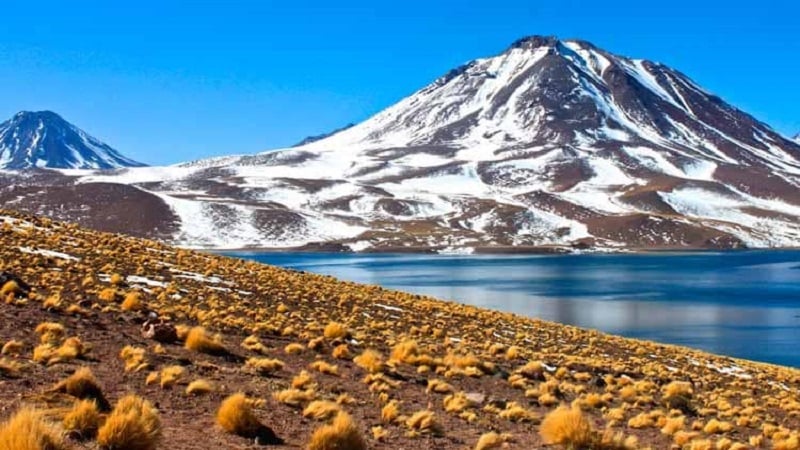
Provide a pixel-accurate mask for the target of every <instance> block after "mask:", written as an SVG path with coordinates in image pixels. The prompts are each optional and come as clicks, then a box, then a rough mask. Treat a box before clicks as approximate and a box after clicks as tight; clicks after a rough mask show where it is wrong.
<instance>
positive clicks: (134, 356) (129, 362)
mask: <svg viewBox="0 0 800 450" xmlns="http://www.w3.org/2000/svg"><path fill="white" fill-rule="evenodd" d="M119 357H120V358H122V360H123V361H124V362H125V371H126V372H139V371H141V370H145V369H148V368H150V364H148V363H147V361H146V360H145V349H143V348H139V347H134V346H131V345H126V346H125V347H123V348H122V350H121V351H120V352H119Z"/></svg>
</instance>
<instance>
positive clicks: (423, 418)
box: [406, 410, 443, 435]
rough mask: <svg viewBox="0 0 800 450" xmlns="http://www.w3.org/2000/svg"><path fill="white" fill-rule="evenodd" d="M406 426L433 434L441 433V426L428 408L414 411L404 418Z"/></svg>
mask: <svg viewBox="0 0 800 450" xmlns="http://www.w3.org/2000/svg"><path fill="white" fill-rule="evenodd" d="M406 426H407V427H408V428H409V429H411V430H413V431H417V432H420V433H429V434H433V435H441V434H443V429H442V426H441V425H440V424H439V422H438V420H437V419H436V414H434V413H433V411H430V410H422V411H417V412H415V413H414V414H412V415H411V417H409V418H408V419H407V420H406Z"/></svg>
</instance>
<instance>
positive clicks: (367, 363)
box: [353, 349, 383, 373]
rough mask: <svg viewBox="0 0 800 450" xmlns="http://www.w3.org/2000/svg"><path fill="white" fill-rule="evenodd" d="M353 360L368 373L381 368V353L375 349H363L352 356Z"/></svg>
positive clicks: (375, 371)
mask: <svg viewBox="0 0 800 450" xmlns="http://www.w3.org/2000/svg"><path fill="white" fill-rule="evenodd" d="M353 362H354V363H356V365H358V367H361V368H362V369H364V370H366V371H367V372H369V373H377V372H380V371H381V370H383V355H381V354H380V353H379V352H378V351H377V350H372V349H367V350H364V352H363V353H361V354H360V355H358V356H356V357H355V358H353Z"/></svg>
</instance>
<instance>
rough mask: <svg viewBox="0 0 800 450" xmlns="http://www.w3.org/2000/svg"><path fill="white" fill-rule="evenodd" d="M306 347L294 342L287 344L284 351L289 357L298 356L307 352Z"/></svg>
mask: <svg viewBox="0 0 800 450" xmlns="http://www.w3.org/2000/svg"><path fill="white" fill-rule="evenodd" d="M305 349H306V346H305V345H303V344H298V343H297V342H292V343H291V344H287V345H286V347H284V349H283V351H284V352H286V354H287V355H297V354H299V353H303V351H305Z"/></svg>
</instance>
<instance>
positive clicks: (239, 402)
mask: <svg viewBox="0 0 800 450" xmlns="http://www.w3.org/2000/svg"><path fill="white" fill-rule="evenodd" d="M217 424H218V425H219V426H220V427H222V429H223V430H225V431H226V432H228V433H231V434H236V435H239V436H244V437H253V436H255V435H256V434H258V432H259V429H260V428H261V427H262V425H261V422H259V421H258V418H256V416H255V414H253V409H252V407H251V406H250V402H248V401H247V397H246V396H245V395H244V394H242V393H237V394H233V395H231V396H229V397H228V398H226V399H225V400H223V401H222V404H221V405H220V407H219V409H218V410H217Z"/></svg>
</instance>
